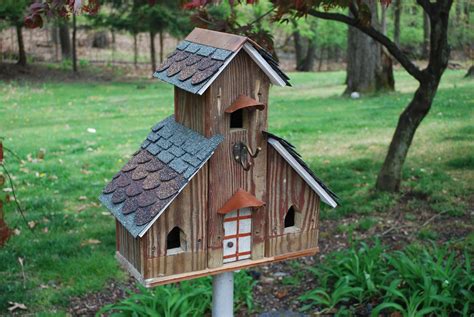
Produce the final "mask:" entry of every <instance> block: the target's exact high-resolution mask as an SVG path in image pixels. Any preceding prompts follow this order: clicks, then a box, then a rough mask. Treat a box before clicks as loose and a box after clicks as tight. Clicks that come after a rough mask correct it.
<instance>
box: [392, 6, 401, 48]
mask: <svg viewBox="0 0 474 317" xmlns="http://www.w3.org/2000/svg"><path fill="white" fill-rule="evenodd" d="M401 15H402V0H395V3H394V4H393V41H394V42H395V44H397V46H400V17H401Z"/></svg>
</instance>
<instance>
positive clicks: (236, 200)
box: [217, 188, 265, 215]
mask: <svg viewBox="0 0 474 317" xmlns="http://www.w3.org/2000/svg"><path fill="white" fill-rule="evenodd" d="M262 206H265V203H264V202H263V201H261V200H259V199H257V197H255V196H254V195H252V194H250V193H249V192H247V191H245V190H243V189H242V188H239V189H238V190H237V192H236V193H235V194H234V195H232V197H231V198H230V199H229V200H228V201H226V203H225V204H224V206H222V207H221V208H220V209H219V210H218V211H217V213H218V214H221V215H225V214H227V213H229V212H231V211H233V210H237V209H240V208H246V207H262Z"/></svg>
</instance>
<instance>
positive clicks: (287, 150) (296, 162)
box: [263, 131, 339, 208]
mask: <svg viewBox="0 0 474 317" xmlns="http://www.w3.org/2000/svg"><path fill="white" fill-rule="evenodd" d="M263 133H264V134H265V135H266V136H267V142H268V143H269V144H270V145H271V146H272V147H273V148H274V149H275V150H276V151H277V152H278V153H280V155H282V157H283V158H284V159H285V160H286V161H287V162H288V164H290V165H291V167H293V169H294V170H295V171H296V172H297V173H298V174H299V175H300V176H301V177H302V178H303V179H304V180H305V181H306V183H307V184H308V185H309V186H310V187H311V188H312V189H313V190H314V191H315V192H316V194H318V196H319V197H320V198H321V200H322V201H323V202H325V203H326V204H328V205H329V206H331V207H333V208H335V207H336V206H337V205H338V204H339V197H337V195H336V194H335V193H334V192H333V191H332V190H331V189H329V187H327V186H326V185H325V184H324V183H323V182H322V181H321V180H320V179H319V178H318V177H317V176H316V175H315V174H314V172H313V171H312V170H311V168H309V166H308V165H307V164H306V163H305V162H304V161H303V159H302V158H301V155H300V154H299V153H298V152H296V149H295V147H294V146H293V144H291V143H290V142H288V141H286V140H285V139H283V138H280V137H278V136H276V135H275V134H272V133H270V132H266V131H264V132H263Z"/></svg>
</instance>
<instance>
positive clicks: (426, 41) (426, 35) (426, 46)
mask: <svg viewBox="0 0 474 317" xmlns="http://www.w3.org/2000/svg"><path fill="white" fill-rule="evenodd" d="M429 19H430V18H429V17H428V14H426V13H425V12H423V51H422V52H421V56H422V58H424V59H427V58H428V56H429V54H430V20H429Z"/></svg>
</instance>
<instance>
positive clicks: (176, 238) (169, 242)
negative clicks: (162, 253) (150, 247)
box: [166, 227, 184, 250]
mask: <svg viewBox="0 0 474 317" xmlns="http://www.w3.org/2000/svg"><path fill="white" fill-rule="evenodd" d="M182 240H184V233H183V231H181V229H179V227H174V228H173V230H171V231H170V232H169V233H168V236H167V237H166V249H168V250H171V249H177V248H181V249H183V250H184V243H183V242H184V241H182Z"/></svg>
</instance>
